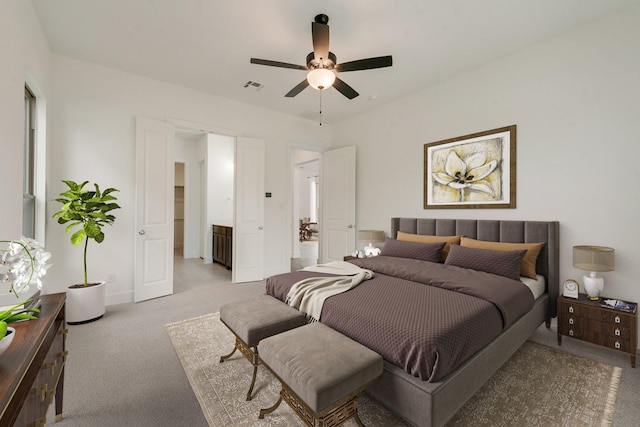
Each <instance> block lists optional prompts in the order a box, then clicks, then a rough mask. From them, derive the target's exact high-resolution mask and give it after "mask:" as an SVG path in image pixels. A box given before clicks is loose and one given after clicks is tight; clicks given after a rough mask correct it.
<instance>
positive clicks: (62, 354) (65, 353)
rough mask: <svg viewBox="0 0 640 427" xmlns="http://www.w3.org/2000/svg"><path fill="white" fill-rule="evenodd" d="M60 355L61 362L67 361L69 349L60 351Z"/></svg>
mask: <svg viewBox="0 0 640 427" xmlns="http://www.w3.org/2000/svg"><path fill="white" fill-rule="evenodd" d="M60 355H61V356H62V363H67V356H68V355H69V350H65V351H63V352H62V353H60Z"/></svg>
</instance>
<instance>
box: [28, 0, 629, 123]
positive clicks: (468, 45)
mask: <svg viewBox="0 0 640 427" xmlns="http://www.w3.org/2000/svg"><path fill="white" fill-rule="evenodd" d="M32 2H33V5H34V7H35V9H36V12H37V14H38V16H39V18H40V21H41V23H42V27H43V29H44V32H45V34H46V36H47V38H48V40H49V43H50V47H51V50H52V51H53V52H55V53H57V54H60V55H66V56H69V57H73V58H78V59H82V60H86V61H89V62H94V63H97V64H102V65H105V66H108V67H112V68H116V69H120V70H124V71H128V72H131V73H135V74H139V75H142V76H147V77H151V78H154V79H157V80H161V81H165V82H170V83H174V84H177V85H181V86H185V87H189V88H192V89H195V90H198V91H203V92H208V93H211V94H214V95H218V96H222V97H225V98H228V99H232V100H235V101H239V102H243V103H248V104H253V105H256V106H261V107H266V108H270V109H273V110H278V111H282V112H284V113H287V114H292V115H295V116H300V117H305V118H312V119H317V116H318V109H319V101H320V96H319V93H318V91H316V90H314V89H312V88H307V89H305V90H304V91H303V92H302V93H301V94H299V95H298V96H297V97H295V98H285V97H284V94H285V93H287V92H288V91H289V90H290V89H291V88H293V87H294V86H295V85H297V84H298V83H300V82H301V81H302V80H304V78H305V72H304V71H300V70H291V69H282V68H273V67H265V66H262V65H254V64H250V63H249V58H251V57H256V58H261V59H270V60H275V61H281V62H289V63H294V64H300V65H306V64H305V57H306V55H307V54H308V53H309V52H311V51H312V45H311V22H312V21H313V18H314V16H315V15H317V14H319V13H324V14H326V15H328V16H329V26H330V49H331V51H332V52H334V53H335V54H336V56H337V59H338V61H337V62H338V63H341V62H346V61H352V60H356V59H362V58H368V57H374V56H382V55H393V66H392V67H390V68H382V69H377V70H367V71H355V72H346V73H341V74H340V78H341V79H343V80H344V81H345V82H346V83H348V84H349V85H351V86H352V87H353V88H354V89H355V90H356V91H358V92H359V93H360V96H359V97H357V98H355V99H353V100H351V101H350V100H348V99H347V98H345V97H344V96H342V95H341V94H340V93H339V92H337V91H336V90H335V89H329V90H327V91H325V92H323V96H322V111H323V118H322V121H323V122H324V123H337V122H339V121H341V120H344V119H347V118H349V117H353V116H355V115H357V114H360V113H362V112H364V111H367V110H370V109H373V108H376V107H378V106H380V105H383V104H385V103H389V102H392V101H393V100H395V99H397V98H400V97H403V96H406V95H408V94H410V93H413V92H415V91H417V90H420V89H423V88H426V87H428V86H432V85H434V84H437V83H438V82H440V81H443V80H445V79H448V78H450V77H452V76H455V75H458V74H461V73H464V72H466V71H469V70H471V69H473V68H476V67H479V66H481V65H483V64H485V63H487V62H490V61H493V60H495V59H497V58H500V57H504V56H506V55H509V54H511V53H513V52H516V51H518V50H521V49H523V48H525V47H527V46H530V45H532V44H535V43H537V42H539V41H541V40H543V39H546V38H549V37H552V36H553V35H555V34H558V33H561V32H563V31H567V30H569V29H570V28H572V27H575V26H578V25H582V24H585V23H587V22H589V21H592V20H594V19H596V18H598V17H601V16H604V15H607V14H612V13H615V12H618V11H621V10H624V9H625V8H627V7H630V6H632V5H637V4H638V0H348V1H347V0H322V1H320V0H304V1H303V0H269V1H264V0H227V1H224V0H32ZM249 80H251V81H257V82H259V83H262V84H264V85H265V87H264V88H263V89H261V90H260V91H255V90H252V89H245V88H243V86H244V84H245V83H246V82H247V81H249Z"/></svg>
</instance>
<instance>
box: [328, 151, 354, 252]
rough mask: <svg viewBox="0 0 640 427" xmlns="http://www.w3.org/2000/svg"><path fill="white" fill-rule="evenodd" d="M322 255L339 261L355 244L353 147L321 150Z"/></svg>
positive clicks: (351, 250) (352, 249)
mask: <svg viewBox="0 0 640 427" xmlns="http://www.w3.org/2000/svg"><path fill="white" fill-rule="evenodd" d="M321 177H322V179H321V180H320V187H321V189H322V190H321V191H322V203H321V205H322V222H321V224H322V239H321V242H322V245H321V251H322V259H321V262H323V263H325V262H329V261H342V259H343V257H344V256H345V255H349V254H351V253H353V252H354V251H355V248H356V225H355V224H356V147H355V146H351V147H345V148H339V149H337V150H330V151H325V152H323V153H322V175H321Z"/></svg>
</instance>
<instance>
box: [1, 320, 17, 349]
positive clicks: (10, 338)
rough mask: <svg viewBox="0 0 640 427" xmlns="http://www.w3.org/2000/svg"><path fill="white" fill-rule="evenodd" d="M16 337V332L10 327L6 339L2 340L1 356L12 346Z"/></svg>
mask: <svg viewBox="0 0 640 427" xmlns="http://www.w3.org/2000/svg"><path fill="white" fill-rule="evenodd" d="M15 336H16V330H15V329H14V328H12V327H11V326H9V327H8V328H7V334H6V335H5V336H4V338H2V339H0V354H2V353H4V352H5V350H6V349H8V348H9V346H10V345H11V341H13V337H15Z"/></svg>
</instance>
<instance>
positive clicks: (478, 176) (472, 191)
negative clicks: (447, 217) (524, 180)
mask: <svg viewBox="0 0 640 427" xmlns="http://www.w3.org/2000/svg"><path fill="white" fill-rule="evenodd" d="M515 128H516V127H515V125H514V126H509V127H506V128H501V129H494V130H491V131H487V132H482V133H477V134H473V135H467V136H463V137H459V138H453V139H448V140H444V141H439V142H434V143H430V144H425V150H424V155H425V176H424V179H425V187H424V189H425V199H424V204H425V206H424V207H425V209H428V208H515V130H516V129H515Z"/></svg>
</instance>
